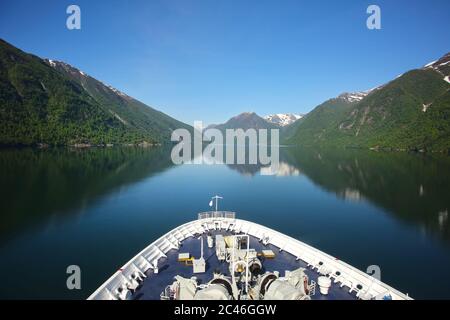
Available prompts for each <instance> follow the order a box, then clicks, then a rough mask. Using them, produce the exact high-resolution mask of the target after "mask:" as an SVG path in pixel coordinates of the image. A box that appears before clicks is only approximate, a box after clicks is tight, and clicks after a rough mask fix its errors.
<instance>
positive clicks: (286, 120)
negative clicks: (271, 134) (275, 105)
mask: <svg viewBox="0 0 450 320" xmlns="http://www.w3.org/2000/svg"><path fill="white" fill-rule="evenodd" d="M303 116H304V115H302V114H293V113H277V114H270V115H268V116H265V117H264V119H265V120H266V121H268V122H270V123H273V124H276V125H277V126H280V127H285V126H288V125H290V124H291V123H294V122H295V121H297V120H298V119H301V118H303Z"/></svg>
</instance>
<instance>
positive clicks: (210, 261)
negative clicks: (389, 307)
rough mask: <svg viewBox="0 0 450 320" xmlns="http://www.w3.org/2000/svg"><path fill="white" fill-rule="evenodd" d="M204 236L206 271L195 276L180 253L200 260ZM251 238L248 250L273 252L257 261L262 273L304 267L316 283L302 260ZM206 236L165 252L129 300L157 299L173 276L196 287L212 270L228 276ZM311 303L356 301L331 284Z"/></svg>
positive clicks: (315, 278) (215, 232) (340, 288)
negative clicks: (189, 280) (194, 282)
mask: <svg viewBox="0 0 450 320" xmlns="http://www.w3.org/2000/svg"><path fill="white" fill-rule="evenodd" d="M211 233H212V235H213V236H214V235H215V234H222V235H224V236H226V235H233V233H231V232H228V231H224V230H217V231H212V232H211ZM200 236H201V237H203V242H204V258H205V260H206V272H205V273H202V274H199V273H197V274H194V273H193V269H192V266H187V265H186V264H184V263H182V262H179V261H178V254H179V253H190V255H191V256H194V257H196V258H199V257H200V240H199V237H200ZM249 237H250V248H252V249H255V250H256V251H257V252H261V251H262V250H263V249H266V250H267V249H270V250H272V251H273V252H274V253H275V255H276V256H275V258H274V259H264V258H262V257H261V258H260V260H261V262H262V265H263V269H262V273H265V272H266V271H279V272H280V276H284V272H285V271H286V270H290V271H292V270H295V269H297V268H300V267H303V268H305V269H306V270H305V273H306V274H307V275H308V277H309V280H310V281H311V280H314V281H316V283H317V278H318V277H319V276H320V274H319V273H318V272H317V271H315V270H312V269H311V268H309V267H308V266H307V263H306V262H304V261H302V260H298V261H297V260H296V257H295V256H293V255H291V254H290V253H288V252H285V251H281V252H279V248H278V247H276V246H274V245H272V244H268V245H263V244H262V243H260V242H259V241H258V239H257V238H255V237H253V236H249ZM206 244H207V241H206V234H202V235H197V236H195V237H189V238H187V239H185V240H183V241H182V243H181V246H180V248H179V250H176V249H172V250H170V251H168V252H167V253H166V256H167V257H162V258H160V260H159V261H158V266H159V270H158V273H157V274H155V273H154V272H153V270H152V269H149V270H148V271H147V272H146V276H147V278H146V279H145V280H144V282H143V283H142V284H141V285H140V287H138V288H137V290H136V291H135V292H134V293H133V295H132V299H134V300H159V299H160V294H161V292H162V291H163V290H164V288H165V287H166V286H167V285H170V284H172V282H173V281H174V277H175V276H176V275H180V276H182V277H185V278H191V277H193V276H195V277H196V278H197V280H198V283H199V284H202V283H207V282H208V281H210V280H211V279H212V277H213V272H214V271H220V272H221V273H222V274H224V275H226V276H230V272H229V269H228V263H226V262H221V261H219V260H218V259H217V256H216V254H215V247H213V248H208V246H207V245H206ZM311 298H312V300H355V299H357V297H356V294H355V293H354V292H353V293H349V288H348V287H346V286H343V287H340V283H334V282H333V281H332V285H331V288H330V290H329V293H328V295H326V296H325V295H322V294H321V293H320V290H319V287H318V286H317V287H316V292H315V295H313V296H312V297H311Z"/></svg>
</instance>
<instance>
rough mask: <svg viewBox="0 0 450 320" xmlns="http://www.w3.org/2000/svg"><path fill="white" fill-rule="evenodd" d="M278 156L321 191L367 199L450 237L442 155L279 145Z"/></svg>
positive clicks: (449, 185) (449, 167)
mask: <svg viewBox="0 0 450 320" xmlns="http://www.w3.org/2000/svg"><path fill="white" fill-rule="evenodd" d="M280 158H281V159H282V161H285V162H286V163H289V164H290V165H291V166H294V167H296V168H298V169H299V170H300V171H301V172H302V173H304V174H305V175H306V176H308V177H309V178H310V179H311V180H312V181H313V182H314V183H316V184H318V185H319V186H320V187H322V188H323V189H325V190H328V191H331V192H334V193H336V194H337V195H338V196H340V197H343V198H346V199H349V200H357V201H359V200H362V199H365V200H368V201H370V202H372V203H374V204H375V205H377V206H380V207H382V208H384V209H385V210H387V211H388V212H390V213H392V214H393V215H395V216H396V217H399V218H401V219H403V220H405V221H408V222H410V223H414V224H417V225H419V226H420V227H421V228H423V230H424V231H425V232H432V233H434V234H438V235H439V236H440V237H443V238H445V239H446V240H450V224H449V219H448V210H449V209H450V197H449V196H448V195H449V194H450V157H448V156H446V155H437V154H408V153H382V152H380V153H378V152H369V151H361V150H347V151H344V150H320V151H314V150H304V149H303V150H302V149H299V148H285V149H283V151H282V152H281V155H280Z"/></svg>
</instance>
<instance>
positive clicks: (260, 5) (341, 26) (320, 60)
mask: <svg viewBox="0 0 450 320" xmlns="http://www.w3.org/2000/svg"><path fill="white" fill-rule="evenodd" d="M70 4H77V5H79V6H80V8H81V17H82V22H81V27H82V28H81V30H73V31H70V30H68V29H67V28H66V18H67V16H68V15H67V14H66V8H67V6H68V5H70ZM370 4H377V5H379V6H380V8H381V13H382V30H368V29H367V28H366V19H367V17H368V15H367V14H366V9H367V7H368V6H369V5H370ZM449 30H450V1H448V0H428V1H415V0H395V1H394V0H389V1H379V0H373V1H364V0H351V1H350V0H342V1H334V0H333V1H331V0H330V1H319V0H316V1H301V0H293V1H287V0H279V1H275V0H273V1H264V0H239V1H237V0H226V1H225V0H214V1H213V0H208V1H206V0H204V1H191V0H178V1H173V0H165V1H156V0H142V1H138V0H134V1H112V0H108V1H81V0H71V1H65V0H48V1H32V0H29V1H23V0H1V2H0V37H1V38H3V39H5V40H6V41H8V42H10V43H12V44H13V45H15V46H17V47H19V48H21V49H23V50H24V51H27V52H31V53H34V54H36V55H38V56H41V57H46V58H51V59H55V60H62V61H65V62H68V63H70V64H72V65H74V66H75V67H78V68H79V69H81V70H83V71H85V72H86V73H88V74H90V75H92V76H93V77H95V78H97V79H99V80H102V81H103V82H106V83H108V84H110V85H112V86H114V87H116V88H118V89H120V90H122V91H124V92H125V93H127V94H129V95H131V96H133V97H135V98H137V99H139V100H141V101H143V102H144V103H146V104H148V105H150V106H152V107H154V108H156V109H159V110H161V111H163V112H166V113H168V114H169V115H171V116H173V117H175V118H177V119H180V120H182V121H185V122H188V123H190V124H192V122H193V121H194V120H203V121H204V122H205V123H207V124H209V123H217V122H224V121H225V120H227V119H228V118H230V117H231V116H234V115H236V114H238V113H240V112H243V111H255V112H257V113H258V114H260V115H266V114H270V113H284V112H296V113H305V112H308V111H310V110H311V109H312V108H314V107H315V106H316V105H318V104H320V103H321V102H323V101H325V100H326V99H328V98H331V97H334V96H336V95H338V94H340V93H341V92H344V91H358V90H366V89H370V88H373V87H375V86H377V85H379V84H382V83H384V82H386V81H389V80H390V79H392V78H394V77H396V76H397V75H399V74H401V73H403V72H404V71H406V70H409V69H413V68H416V67H420V66H422V65H424V64H425V63H427V62H429V61H432V60H435V59H437V58H439V57H440V56H442V55H443V54H445V53H447V52H448V51H450V43H449V41H448V40H449V36H448V32H449Z"/></svg>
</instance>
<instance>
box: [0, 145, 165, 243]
mask: <svg viewBox="0 0 450 320" xmlns="http://www.w3.org/2000/svg"><path fill="white" fill-rule="evenodd" d="M171 165H172V162H171V160H170V153H169V152H168V151H167V150H165V149H164V148H132V147H130V148H106V149H101V148H99V149H84V150H79V149H76V150H70V149H50V150H36V149H25V150H16V149H7V150H2V151H1V152H0V177H1V180H0V192H1V194H2V199H3V200H2V202H1V203H0V212H2V214H1V216H0V221H1V224H0V225H1V227H0V237H1V238H3V237H5V236H7V235H8V234H10V233H12V232H13V231H14V230H16V229H20V228H22V227H24V226H27V225H32V224H34V223H37V222H39V221H41V220H42V219H45V218H48V217H49V216H51V215H52V214H56V213H60V212H70V211H74V210H79V209H81V208H83V207H84V206H87V205H88V204H89V203H91V202H93V201H95V200H96V199H98V198H99V197H101V196H102V195H106V194H108V193H110V192H112V191H114V190H116V189H118V188H121V187H124V186H126V185H129V184H131V183H135V182H137V181H139V180H141V179H143V178H146V177H148V176H150V175H153V174H156V173H158V172H161V171H163V170H165V169H167V168H168V167H170V166H171Z"/></svg>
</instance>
